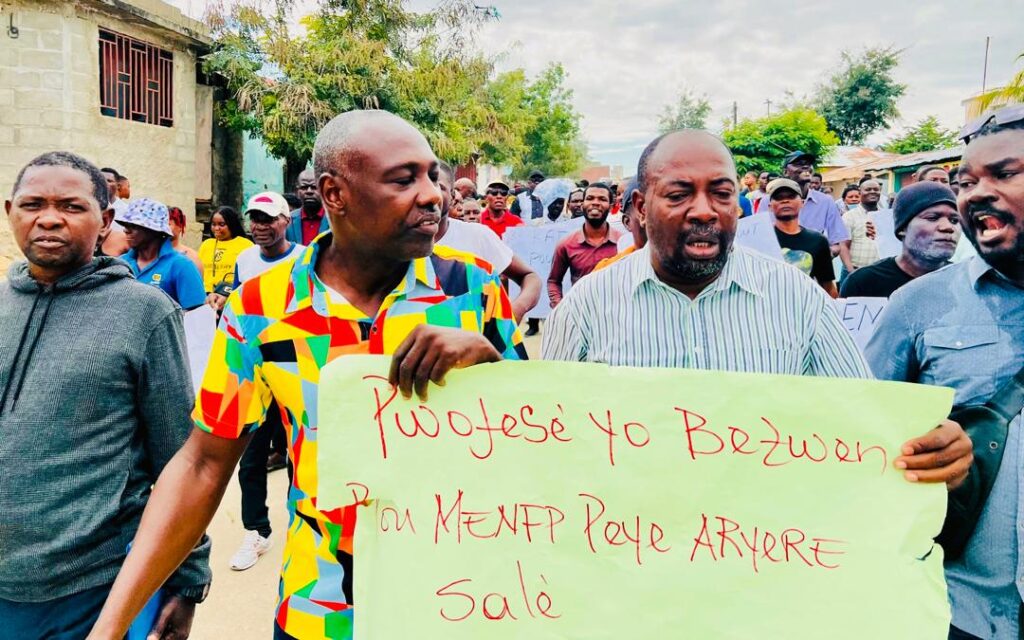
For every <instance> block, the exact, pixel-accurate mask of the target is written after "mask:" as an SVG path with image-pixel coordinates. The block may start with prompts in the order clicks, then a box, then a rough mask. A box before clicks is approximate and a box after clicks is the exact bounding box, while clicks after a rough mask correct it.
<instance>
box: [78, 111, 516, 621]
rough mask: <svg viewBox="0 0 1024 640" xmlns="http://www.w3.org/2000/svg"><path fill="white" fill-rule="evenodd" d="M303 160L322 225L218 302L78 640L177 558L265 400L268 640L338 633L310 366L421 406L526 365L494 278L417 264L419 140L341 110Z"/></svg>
mask: <svg viewBox="0 0 1024 640" xmlns="http://www.w3.org/2000/svg"><path fill="white" fill-rule="evenodd" d="M313 164H314V170H315V173H316V176H317V177H318V186H319V192H320V194H321V196H322V198H323V203H324V207H325V209H326V212H327V215H328V216H329V217H330V223H331V229H332V231H331V232H330V233H326V234H324V235H322V236H320V238H319V241H318V242H316V243H314V244H313V245H312V246H310V247H309V248H308V249H307V250H306V251H305V252H304V253H303V254H302V256H301V257H299V258H298V259H297V260H295V261H294V262H291V263H289V265H288V266H286V267H283V268H279V269H272V270H270V271H268V272H266V273H264V274H261V275H259V276H257V277H255V278H253V279H252V280H249V281H248V282H246V283H244V284H243V285H242V286H241V287H239V288H238V289H236V290H235V291H234V292H232V294H231V296H230V297H229V298H228V301H227V304H226V305H225V311H224V316H223V318H222V320H221V326H220V328H219V329H218V332H217V336H216V338H215V341H214V346H213V351H212V353H211V356H210V364H209V366H208V368H207V372H206V376H205V378H204V380H203V386H202V389H201V390H200V392H199V399H198V400H197V403H196V409H195V412H194V414H193V419H194V421H195V424H196V427H197V429H195V430H193V432H192V435H191V436H190V438H189V440H188V442H187V443H186V444H185V446H184V448H183V449H182V450H181V451H180V452H179V453H178V455H176V456H175V457H174V459H173V460H171V462H170V463H169V464H168V467H167V471H166V473H164V474H163V475H162V476H161V478H160V480H159V481H158V482H157V485H156V488H155V489H154V491H153V494H152V496H151V498H150V501H151V506H152V508H148V509H147V510H146V513H145V516H144V518H143V523H142V525H141V527H140V530H139V533H138V535H137V536H136V538H135V544H134V547H133V548H132V551H131V554H130V555H129V557H128V559H127V561H126V563H125V565H124V568H123V569H122V571H121V573H120V575H119V576H118V579H117V582H116V583H115V585H114V588H113V590H112V591H111V594H110V597H109V599H108V601H107V604H106V606H105V607H104V611H103V613H102V614H101V616H100V620H99V621H98V622H97V624H96V626H95V627H94V629H93V632H92V634H91V635H90V636H89V637H90V638H92V639H93V640H96V639H100V638H103V639H110V640H113V639H115V638H116V639H120V638H122V637H123V636H124V633H125V630H126V629H127V627H128V624H129V622H130V621H131V620H132V618H133V617H134V616H135V615H136V613H137V612H138V611H139V610H140V609H141V608H142V606H143V604H144V603H145V602H146V601H147V599H148V598H149V597H150V595H151V594H152V593H153V592H154V591H155V590H156V589H157V588H158V587H159V586H160V584H161V583H162V582H163V581H164V580H165V579H166V578H167V576H168V575H169V574H170V573H171V572H172V571H173V570H174V568H175V567H176V566H177V565H178V564H180V563H181V561H182V559H184V558H185V556H186V555H187V554H188V552H189V551H190V550H191V549H192V546H193V545H194V544H195V542H196V541H197V540H198V539H199V537H200V535H201V534H202V532H203V530H204V529H205V528H206V526H207V524H208V523H209V522H210V519H211V518H212V517H213V514H214V511H215V510H216V508H217V506H218V504H219V502H220V498H221V496H222V495H223V492H224V487H225V486H226V484H227V483H228V481H229V480H230V478H231V474H232V472H233V470H234V468H235V464H236V463H237V461H238V459H239V457H240V456H241V454H242V451H243V450H244V448H245V446H246V443H247V442H248V440H249V438H250V437H251V435H252V432H253V431H254V430H256V429H257V428H259V427H260V425H261V423H262V422H263V420H264V418H265V413H266V411H267V408H268V405H269V403H270V401H271V400H272V399H274V400H276V401H277V402H278V404H279V405H280V407H281V410H282V416H283V417H284V422H285V429H286V430H287V432H288V436H289V458H290V461H291V463H292V465H293V468H294V477H293V481H292V484H291V486H290V487H289V495H288V508H289V512H290V522H291V525H290V527H289V531H288V538H287V541H286V546H285V553H284V565H283V569H282V573H281V582H280V588H279V598H280V599H279V604H278V610H277V614H276V616H275V618H276V624H275V631H274V633H275V635H274V637H275V638H277V639H283V640H288V639H291V638H302V639H303V640H317V639H326V638H332V639H337V638H350V637H351V635H352V624H353V598H352V586H353V577H352V565H353V559H352V551H353V543H352V535H353V531H354V527H355V520H356V518H355V509H356V506H355V505H354V504H353V505H350V506H348V507H346V508H342V509H333V510H331V511H327V512H325V511H322V510H320V509H319V508H318V507H317V477H318V468H317V463H316V460H317V451H316V450H317V438H318V433H317V429H318V425H319V422H320V420H319V415H318V411H317V406H318V400H317V392H318V385H319V379H320V370H321V369H322V368H323V367H324V366H325V365H326V364H327V363H328V362H330V361H332V360H334V359H336V358H339V357H342V356H347V355H352V354H373V353H376V354H393V358H392V366H391V370H390V382H391V383H393V384H394V385H396V386H397V387H398V389H399V390H401V392H402V393H403V394H404V395H406V396H409V395H411V394H412V392H413V391H414V390H415V391H416V392H417V393H418V394H420V395H421V397H423V396H425V395H426V387H427V384H428V382H430V381H433V382H435V383H439V382H441V381H442V380H443V378H444V376H445V375H446V374H447V372H448V371H450V370H451V369H453V368H461V367H467V366H470V365H473V364H476V363H481V362H494V361H497V360H501V359H502V358H512V359H519V358H524V357H525V355H526V354H525V350H524V348H523V345H522V339H521V337H520V335H519V332H518V330H517V329H516V323H515V321H514V320H513V319H512V313H511V304H510V303H509V300H508V297H507V295H506V294H505V292H504V290H503V289H502V287H501V283H500V281H499V280H498V277H497V276H496V275H493V274H491V273H488V272H486V271H485V270H483V269H481V268H479V267H477V266H475V265H474V264H473V263H472V262H471V261H467V260H465V259H461V258H442V257H439V256H437V255H432V251H433V247H434V236H435V235H436V234H437V232H438V223H439V221H440V205H441V192H440V190H439V189H438V186H437V176H438V160H437V158H436V157H435V156H434V154H433V152H432V151H431V149H430V146H429V144H428V143H427V141H426V139H425V138H424V137H423V136H422V134H420V132H419V131H417V130H416V129H414V128H413V127H412V126H411V125H409V124H408V123H407V122H405V121H404V120H402V119H401V118H399V117H397V116H394V115H392V114H389V113H387V112H385V111H351V112H347V113H344V114H342V115H339V116H337V117H336V118H334V119H333V120H332V121H331V122H329V123H328V124H327V125H326V126H325V127H324V129H323V130H322V131H321V132H320V134H319V136H318V137H317V141H316V145H315V147H314V151H313ZM321 435H322V434H321Z"/></svg>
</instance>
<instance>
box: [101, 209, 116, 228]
mask: <svg viewBox="0 0 1024 640" xmlns="http://www.w3.org/2000/svg"><path fill="white" fill-rule="evenodd" d="M100 216H102V217H103V227H101V229H102V230H103V231H106V230H108V229H110V225H111V224H113V223H114V208H113V207H107V208H106V209H105V210H104V211H103V213H101V214H100Z"/></svg>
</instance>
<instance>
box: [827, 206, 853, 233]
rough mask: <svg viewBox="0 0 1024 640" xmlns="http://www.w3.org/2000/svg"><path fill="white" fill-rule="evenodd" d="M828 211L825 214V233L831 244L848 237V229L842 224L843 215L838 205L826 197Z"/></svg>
mask: <svg viewBox="0 0 1024 640" xmlns="http://www.w3.org/2000/svg"><path fill="white" fill-rule="evenodd" d="M826 200H827V202H826V206H827V210H828V213H827V214H826V216H825V235H826V236H828V241H829V242H830V243H831V244H839V243H840V242H845V241H846V240H849V239H850V231H849V230H848V229H847V228H846V225H845V224H843V216H842V214H840V213H839V207H838V206H836V203H835V202H834V201H832V200H831V199H828V198H827V199H826Z"/></svg>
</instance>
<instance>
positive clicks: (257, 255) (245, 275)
mask: <svg viewBox="0 0 1024 640" xmlns="http://www.w3.org/2000/svg"><path fill="white" fill-rule="evenodd" d="M305 249H306V247H304V246H302V245H301V244H297V243H294V242H293V243H292V246H291V248H289V249H288V250H287V251H285V252H284V253H282V254H281V255H279V256H277V257H276V258H264V257H263V254H262V253H261V252H260V248H259V247H258V246H252V247H249V248H248V249H246V250H244V251H242V253H240V254H238V258H237V259H236V260H235V286H236V287H237V286H238V285H240V284H242V283H243V282H245V281H246V280H251V279H253V278H255V277H256V276H258V275H260V274H261V273H263V272H264V271H269V270H270V269H271V268H273V267H276V266H277V265H279V264H281V263H282V262H284V261H285V260H287V259H289V258H294V257H296V256H298V255H301V254H302V252H303V251H304V250H305Z"/></svg>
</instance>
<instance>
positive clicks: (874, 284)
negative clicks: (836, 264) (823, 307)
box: [839, 258, 914, 298]
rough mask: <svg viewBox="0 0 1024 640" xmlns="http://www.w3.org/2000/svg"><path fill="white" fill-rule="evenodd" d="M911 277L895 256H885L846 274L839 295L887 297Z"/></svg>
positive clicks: (845, 296)
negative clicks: (897, 262) (901, 267)
mask: <svg viewBox="0 0 1024 640" xmlns="http://www.w3.org/2000/svg"><path fill="white" fill-rule="evenodd" d="M913 279H914V278H913V277H912V276H910V275H909V274H907V272H906V271H904V270H903V269H900V267H899V265H898V264H896V258H885V259H883V260H879V261H878V262H876V263H874V264H870V265H868V266H866V267H861V268H860V269H857V270H856V271H854V272H853V273H851V274H850V275H848V276H846V279H845V280H843V287H842V289H841V290H840V292H839V295H840V297H843V298H857V297H864V298H888V297H889V296H891V295H892V292H893V291H896V290H897V289H899V288H900V287H902V286H903V285H905V284H907V283H908V282H910V281H911V280H913Z"/></svg>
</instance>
